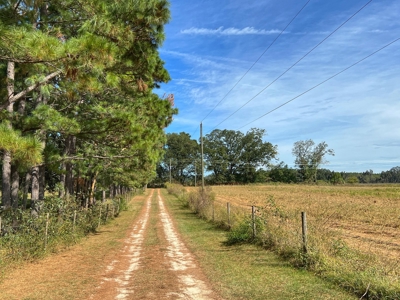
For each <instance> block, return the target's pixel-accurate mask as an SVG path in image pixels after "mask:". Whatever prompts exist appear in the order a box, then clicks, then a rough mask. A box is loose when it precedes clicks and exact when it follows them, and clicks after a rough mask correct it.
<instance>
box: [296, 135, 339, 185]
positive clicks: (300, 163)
mask: <svg viewBox="0 0 400 300" xmlns="http://www.w3.org/2000/svg"><path fill="white" fill-rule="evenodd" d="M292 154H293V155H294V157H295V164H296V165H297V167H298V168H299V173H300V176H301V180H302V181H305V182H311V181H314V182H315V181H316V180H317V169H318V167H319V166H320V165H321V164H324V163H327V162H328V161H327V160H326V155H335V152H334V151H333V150H332V149H328V144H326V143H325V142H321V143H319V144H318V145H315V142H314V141H313V140H311V139H310V140H305V141H298V142H296V143H294V145H293V149H292Z"/></svg>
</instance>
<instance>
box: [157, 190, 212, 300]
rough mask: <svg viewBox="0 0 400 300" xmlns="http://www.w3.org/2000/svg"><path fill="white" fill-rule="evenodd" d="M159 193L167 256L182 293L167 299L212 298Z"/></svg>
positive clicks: (204, 299)
mask: <svg viewBox="0 0 400 300" xmlns="http://www.w3.org/2000/svg"><path fill="white" fill-rule="evenodd" d="M157 193H158V205H159V207H160V219H161V222H162V224H163V229H164V233H165V237H166V239H167V241H168V246H167V251H166V256H167V257H168V260H169V264H170V270H171V271H173V272H176V273H178V279H179V283H180V291H179V292H177V293H170V294H169V295H166V296H167V297H170V296H175V297H178V299H198V300H206V299H213V298H210V296H211V294H212V291H211V290H210V289H209V288H208V287H207V284H206V283H205V282H204V281H203V280H201V279H199V278H198V276H197V274H196V273H195V272H193V271H196V270H197V269H198V267H197V265H196V263H195V261H194V259H193V256H192V254H191V253H190V252H189V250H188V249H187V248H186V246H185V245H184V244H183V242H182V241H181V240H180V238H179V236H178V234H177V231H176V229H175V228H174V226H173V223H172V219H171V217H170V215H169V214H168V212H167V210H166V208H165V205H164V201H163V199H162V197H161V195H160V190H157Z"/></svg>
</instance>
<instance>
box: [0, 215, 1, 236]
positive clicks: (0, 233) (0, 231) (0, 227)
mask: <svg viewBox="0 0 400 300" xmlns="http://www.w3.org/2000/svg"><path fill="white" fill-rule="evenodd" d="M0 235H1V217H0Z"/></svg>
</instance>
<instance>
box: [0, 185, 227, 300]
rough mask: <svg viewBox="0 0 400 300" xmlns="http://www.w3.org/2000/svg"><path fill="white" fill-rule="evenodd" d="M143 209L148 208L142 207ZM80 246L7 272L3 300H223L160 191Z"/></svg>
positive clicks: (139, 199) (0, 285)
mask: <svg viewBox="0 0 400 300" xmlns="http://www.w3.org/2000/svg"><path fill="white" fill-rule="evenodd" d="M143 203H144V205H143ZM131 205H132V206H133V207H134V211H129V212H124V213H123V214H122V215H121V216H120V217H119V218H117V219H115V220H114V221H113V222H111V223H109V224H107V225H106V226H102V227H100V229H99V231H98V232H97V233H96V234H94V235H91V236H90V237H88V238H85V239H83V240H81V241H80V243H78V244H76V245H74V246H72V247H71V248H69V249H65V250H63V251H61V252H59V253H54V254H52V255H49V256H48V257H46V258H44V259H41V260H38V261H34V262H32V263H23V264H20V265H18V267H16V268H13V269H12V270H8V271H7V273H6V274H4V276H3V278H2V279H1V281H0V300H3V299H4V300H6V299H7V300H20V299H31V300H33V299H37V300H39V299H40V300H43V299H45V300H59V299H68V300H71V299H76V300H81V299H92V300H99V299H102V300H107V299H110V300H111V299H200V300H201V299H220V297H219V296H218V295H217V294H216V293H215V292H214V291H212V289H211V286H210V284H209V282H208V281H207V278H206V277H205V276H204V274H203V272H202V270H201V269H200V268H199V267H198V263H197V262H196V260H195V258H194V256H193V254H191V253H190V252H189V250H188V249H187V247H186V246H185V244H184V243H183V242H182V240H181V238H180V235H179V234H178V232H177V231H176V226H175V225H174V222H173V220H172V218H171V216H170V214H169V212H168V210H167V208H166V207H165V205H164V200H163V198H162V196H161V194H160V191H159V190H150V191H149V194H148V195H147V196H145V195H143V196H137V197H135V199H134V200H133V201H132V203H131Z"/></svg>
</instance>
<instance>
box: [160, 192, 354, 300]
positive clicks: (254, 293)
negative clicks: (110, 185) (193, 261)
mask: <svg viewBox="0 0 400 300" xmlns="http://www.w3.org/2000/svg"><path fill="white" fill-rule="evenodd" d="M162 193H163V195H164V197H165V199H166V203H167V205H168V208H169V210H170V212H171V213H172V215H173V216H174V219H175V220H176V223H177V226H178V230H179V232H180V233H181V234H182V237H183V239H184V241H185V242H186V244H187V246H188V247H189V249H190V250H191V251H192V252H193V253H194V254H195V255H196V256H197V258H198V261H199V263H200V265H201V267H202V268H203V270H204V272H205V273H206V275H207V276H208V278H209V279H210V281H211V283H212V284H213V287H214V289H215V290H216V291H217V292H218V293H219V294H221V296H222V297H223V298H225V299H271V300H273V299H356V298H355V297H353V296H351V295H349V294H347V293H345V292H343V291H342V290H340V289H339V288H337V287H335V286H333V285H331V284H329V283H327V282H325V281H324V280H322V279H320V278H317V277H315V276H313V275H312V274H310V273H308V272H305V271H301V270H296V269H294V268H292V267H290V266H289V265H288V263H286V262H284V261H282V260H281V259H279V258H278V257H277V256H276V255H274V254H272V253H270V252H268V251H265V250H263V249H261V248H260V247H257V246H254V245H236V246H226V245H224V244H223V243H224V241H226V231H223V230H220V229H217V228H215V226H213V225H212V224H211V223H209V222H206V221H204V220H200V219H199V218H197V216H196V215H194V214H193V213H192V212H190V211H189V210H188V209H185V208H183V207H182V203H181V202H180V201H179V200H177V198H176V197H175V196H172V195H168V194H167V192H166V190H163V191H162Z"/></svg>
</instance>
